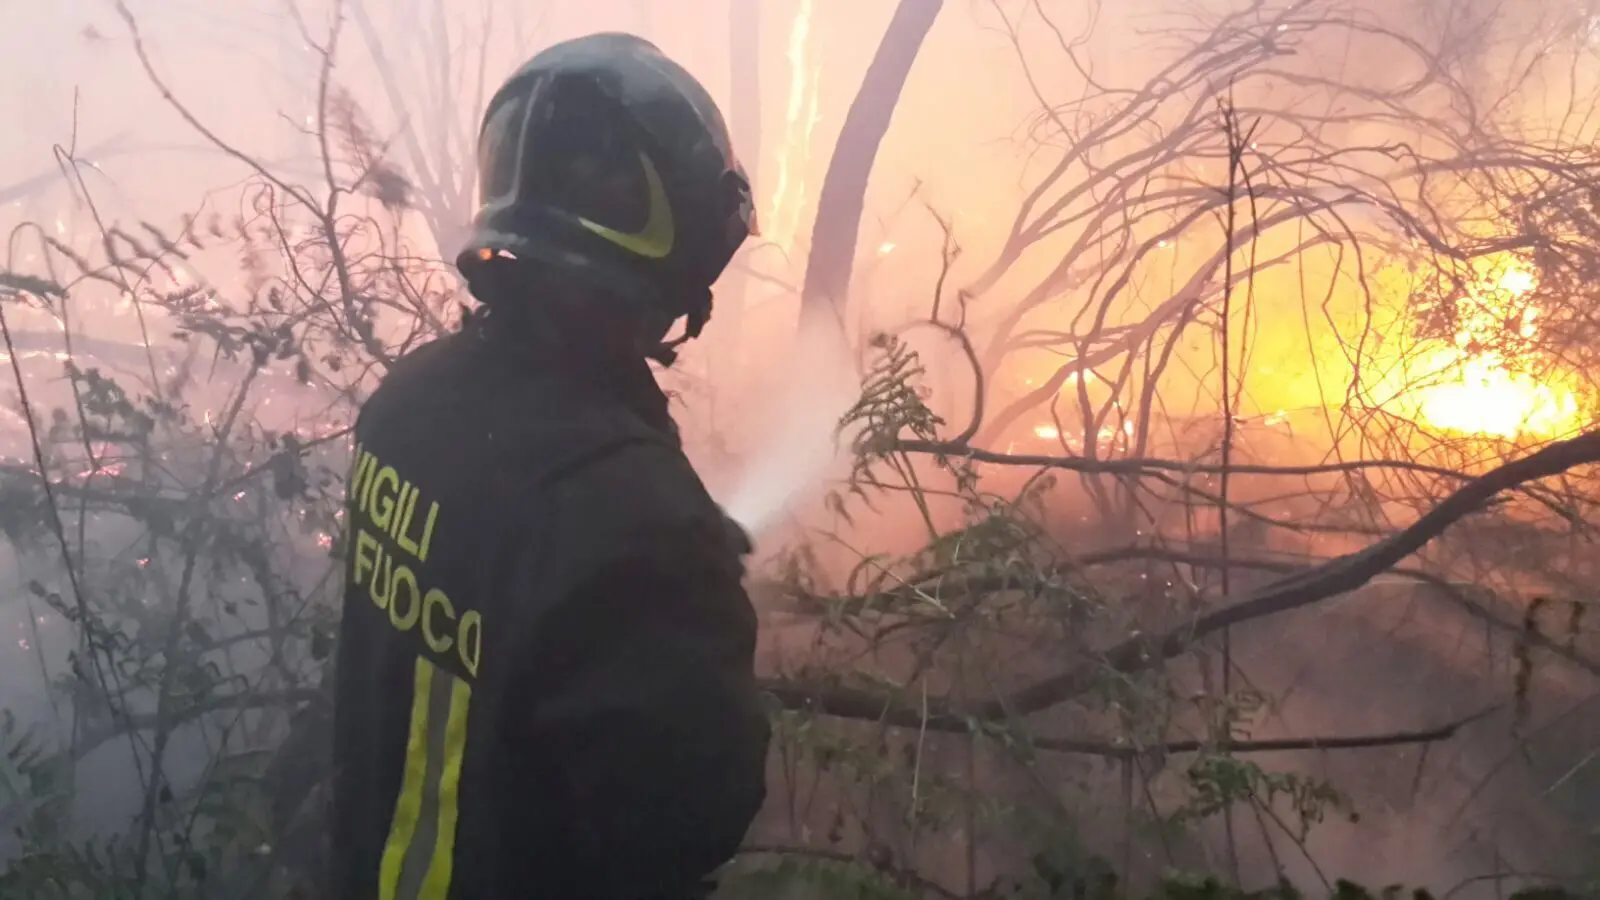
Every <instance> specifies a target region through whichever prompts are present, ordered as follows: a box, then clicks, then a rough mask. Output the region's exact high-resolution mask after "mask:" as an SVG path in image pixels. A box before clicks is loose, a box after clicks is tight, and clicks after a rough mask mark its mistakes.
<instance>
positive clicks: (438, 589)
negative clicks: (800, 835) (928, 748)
mask: <svg viewBox="0 0 1600 900" xmlns="http://www.w3.org/2000/svg"><path fill="white" fill-rule="evenodd" d="M478 164H479V169H480V172H479V189H480V202H481V207H480V209H479V211H478V214H477V216H476V218H475V220H474V229H473V232H472V235H471V238H470V240H469V242H468V243H467V246H466V247H465V249H464V250H463V251H462V252H461V254H460V256H459V258H458V260H457V265H458V267H459V268H460V270H461V272H462V274H463V275H464V277H465V279H466V281H467V284H468V286H469V288H470V290H471V292H472V294H473V295H474V297H475V298H476V299H477V300H478V301H479V304H480V305H479V308H478V309H477V310H476V311H475V312H474V313H473V314H472V315H471V316H469V318H468V321H467V323H466V324H465V325H464V326H463V327H462V329H461V330H460V331H459V332H457V333H454V334H451V335H448V336H445V337H443V338H441V339H439V340H436V341H434V342H433V343H431V344H428V345H426V346H423V347H421V348H420V349H417V350H415V351H414V352H412V353H410V354H408V355H407V356H405V357H404V358H403V359H401V360H400V361H399V362H398V363H396V364H395V365H394V366H393V367H392V368H391V369H390V371H389V372H388V373H387V374H386V376H385V378H384V379H383V382H382V384H381V385H380V386H379V387H378V388H377V390H376V391H375V392H374V393H373V395H372V396H371V398H370V399H369V400H368V401H367V402H366V404H365V405H364V406H363V408H362V410H361V414H360V417H359V419H358V421H357V425H356V432H355V439H356V460H355V463H354V464H353V467H352V470H351V476H350V482H349V484H348V495H349V496H348V501H347V504H346V515H347V516H348V526H349V531H348V534H349V538H348V544H347V547H346V556H347V560H346V566H345V579H346V580H345V594H344V611H343V621H342V629H341V637H340V640H339V646H338V655H337V669H336V687H335V696H336V703H335V720H336V724H335V728H334V732H335V737H334V742H335V751H334V757H335V768H336V776H335V781H334V800H333V806H334V817H333V818H334V829H333V834H332V846H333V865H334V867H335V878H336V881H337V883H338V887H337V890H336V896H338V897H339V898H343V900H418V898H427V900H500V898H522V897H552V898H563V900H566V898H595V900H608V898H629V900H645V898H677V897H691V896H703V895H704V894H705V893H706V892H708V891H709V881H708V877H709V873H711V872H712V871H713V870H714V869H716V868H717V867H718V866H720V865H721V864H722V863H724V862H725V861H727V860H728V859H729V858H730V857H731V856H732V855H733V854H734V853H735V851H736V849H737V847H738V845H739V842H740V840H741V839H742V838H743V836H744V833H745V831H746V829H747V828H748V826H749V824H750V822H751V819H752V818H753V817H754V815H755V814H756V811H757V809H758V808H759V807H760V806H761V804H762V801H763V799H764V796H765V785H764V774H765V772H764V769H765V758H766V750H767V742H768V737H769V730H768V720H767V716H766V714H765V709H764V706H763V703H762V701H761V697H760V694H759V691H758V688H757V682H756V680H755V677H754V673H753V656H754V652H755V636H756V620H755V615H754V612H753V610H752V608H751V605H750V601H749V598H748V596H747V595H746V593H745V591H744V588H743V586H742V577H743V574H744V564H743V558H744V556H745V554H747V553H748V551H749V546H748V544H747V543H746V542H745V541H744V540H743V534H742V533H741V532H738V531H737V528H736V527H731V526H730V525H729V523H728V521H727V520H726V519H725V518H724V516H723V514H722V512H721V510H720V509H719V508H718V507H717V506H716V505H715V503H714V502H713V501H712V500H711V498H710V497H709V496H708V495H707V493H706V490H705V488H704V486H703V485H702V483H701V481H700V479H699V477H698V476H697V475H696V474H695V472H694V470H693V469H692V468H691V467H690V465H689V463H688V461H687V460H686V458H685V457H684V454H683V452H682V449H681V447H680V444H679V440H678V435H677V430H676V428H675V427H674V425H673V422H672V419H671V417H670V416H669V414H668V409H667V398H666V397H665V395H664V394H663V393H662V391H661V390H660V388H658V387H657V385H656V382H655V378H654V375H653V373H652V371H651V368H650V365H649V362H648V361H649V360H650V359H655V360H657V361H660V362H662V363H665V364H670V362H671V360H672V356H673V354H674V352H675V350H674V348H675V346H676V344H677V343H679V342H681V340H683V339H687V338H688V337H693V336H695V335H697V334H698V333H699V332H700V329H701V328H702V327H703V326H704V325H705V324H706V320H707V319H708V318H709V316H710V313H711V285H712V282H714V281H715V280H716V279H717V277H718V275H719V274H720V273H721V272H722V270H723V269H724V268H725V267H726V266H727V264H728V262H729V260H730V259H731V257H732V256H733V253H734V251H735V250H736V249H737V248H738V247H739V245H740V244H741V243H742V242H743V241H744V240H745V238H746V237H748V236H749V234H751V233H752V232H753V231H754V229H755V221H754V213H753V210H752V203H751V194H750V185H749V182H748V180H747V179H746V176H745V174H744V171H743V169H742V168H741V167H740V165H739V163H738V162H737V161H736V160H735V158H734V155H733V152H732V149H731V146H730V140H729V136H728V132H727V128H726V126H725V124H724V122H723V119H722V116H721V114H720V113H719V112H718V110H717V108H716V106H715V104H714V103H713V102H712V100H711V98H710V96H709V95H708V94H707V92H706V91H705V89H704V88H703V87H702V86H701V85H700V84H698V83H697V82H696V81H695V80H694V78H692V77H691V76H690V75H689V74H688V73H687V72H686V71H684V70H683V69H682V68H680V67H679V66H678V65H676V64H675V63H673V62H672V61H670V60H669V59H667V58H666V57H665V56H664V55H662V53H661V52H660V51H659V50H658V49H657V48H656V47H654V46H653V45H651V44H650V43H648V42H646V41H644V40H641V39H639V38H635V37H632V36H627V35H620V34H599V35H591V36H588V37H583V38H578V39H575V40H571V41H568V42H565V43H561V44H557V45H555V46H553V47H551V48H550V49H548V50H545V51H544V52H542V53H540V54H538V55H537V56H535V57H534V58H533V59H532V60H530V61H529V62H528V63H527V64H526V65H524V66H523V67H522V68H521V69H520V70H518V71H517V72H516V73H515V74H514V75H513V76H512V77H511V78H510V79H509V80H508V81H507V82H506V83H505V84H504V85H503V86H502V87H501V88H500V89H499V90H498V92H497V93H496V94H495V95H494V96H493V98H492V99H491V100H490V102H489V105H488V108H487V110H486V111H485V114H484V117H483V125H482V128H481V131H480V134H479V160H478ZM679 320H683V321H684V322H685V329H684V333H683V336H682V337H681V338H680V339H679V340H677V341H668V340H667V336H668V335H669V333H670V331H671V329H672V328H673V327H674V326H675V325H676V323H677V322H678V321H679Z"/></svg>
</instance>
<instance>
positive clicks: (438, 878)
mask: <svg viewBox="0 0 1600 900" xmlns="http://www.w3.org/2000/svg"><path fill="white" fill-rule="evenodd" d="M445 677H447V678H449V679H450V681H451V685H450V717H449V719H448V720H447V721H446V723H445V731H444V769H443V771H441V772H440V773H439V830H438V837H437V839H435V841H434V844H433V857H432V858H431V859H430V860H428V874H427V875H426V876H424V878H423V880H422V900H445V895H446V894H448V893H449V892H450V877H451V874H452V872H453V869H454V866H455V855H456V854H455V851H456V809H457V807H456V802H457V800H458V797H459V792H458V790H457V789H458V787H459V786H460V784H461V757H462V755H463V754H464V753H465V751H466V748H467V706H468V704H470V703H471V702H472V685H470V684H468V683H467V682H465V681H463V680H462V679H460V678H457V677H455V676H454V675H447V676H445Z"/></svg>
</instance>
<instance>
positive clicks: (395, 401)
mask: <svg viewBox="0 0 1600 900" xmlns="http://www.w3.org/2000/svg"><path fill="white" fill-rule="evenodd" d="M668 440H669V438H667V437H666V436H664V435H661V434H660V433H659V432H657V431H655V430H654V429H652V428H650V427H648V426H646V425H645V424H644V422H643V421H642V420H641V419H639V418H638V417H637V416H634V415H632V414H630V412H629V411H628V410H627V409H626V407H625V406H624V405H621V404H618V403H615V402H612V401H609V400H607V399H605V398H603V397H597V396H594V395H582V394H581V392H575V391H574V390H573V388H572V386H571V385H568V384H564V383H562V382H560V381H557V380H554V379H553V378H552V377H550V376H549V375H548V374H547V373H543V372H541V371H539V370H538V369H537V367H530V366H526V365H521V364H519V363H518V361H516V360H513V359H508V358H507V357H506V355H505V354H503V353H497V352H493V348H492V347H491V346H490V345H488V344H486V343H485V342H484V341H482V340H481V339H480V338H478V337H475V336H474V334H473V333H472V332H471V331H470V330H469V331H468V332H466V333H462V334H456V335H452V336H450V337H447V338H443V339H441V340H439V341H436V342H434V343H433V344H431V345H428V346H426V347H424V348H422V349H420V350H418V351H416V352H415V353H413V354H411V355H410V356H408V357H407V358H405V359H403V360H401V361H400V363H398V364H397V365H396V366H395V367H394V369H393V370H392V371H391V372H390V373H389V375H388V376H387V377H386V378H385V380H384V382H383V384H382V385H381V386H380V387H379V388H378V390H377V391H375V392H374V394H373V396H372V397H371V398H370V400H369V401H368V402H367V404H366V405H365V407H364V408H363V410H362V413H361V416H360V419H359V421H358V424H357V427H356V458H355V464H354V466H353V469H352V475H351V479H350V482H349V486H348V501H347V503H346V508H345V514H346V516H348V528H347V535H348V537H347V543H346V546H345V598H344V613H343V624H342V628H341V636H340V641H339V652H338V668H337V671H338V674H337V680H338V683H337V686H336V691H337V694H336V704H337V710H338V713H337V717H336V720H337V724H336V728H335V731H336V734H335V766H336V769H337V774H336V777H337V779H338V781H337V787H336V798H337V799H336V802H335V805H336V809H335V816H334V818H335V824H334V834H333V844H334V849H335V861H334V865H335V869H336V878H337V879H338V881H339V883H340V885H339V891H340V896H341V897H342V898H347V900H356V898H361V900H374V898H376V900H421V898H430V900H445V898H451V900H487V897H486V895H485V894H483V893H481V892H479V891H477V890H475V889H474V888H473V887H472V886H473V884H474V883H498V882H503V880H504V877H505V875H504V873H506V872H509V871H516V870H527V869H532V870H536V869H537V865H536V864H535V863H534V862H533V861H531V860H529V859H527V858H526V856H527V854H528V852H529V848H528V847H526V846H524V845H522V844H520V843H519V840H518V832H519V827H520V823H519V821H518V810H519V808H523V805H524V804H527V803H532V802H536V799H537V798H535V797H530V796H528V791H527V790H526V788H524V787H518V785H520V784H523V783H524V780H523V779H520V778H519V777H518V775H517V773H516V771H515V768H516V766H517V764H518V760H517V759H515V758H514V756H515V754H516V753H517V752H518V748H516V747H515V746H510V745H509V744H508V742H507V738H506V734H507V731H506V728H505V723H506V716H507V715H513V716H514V715H515V714H516V708H517V705H518V704H519V703H521V702H523V701H524V700H526V698H524V697H521V696H519V693H518V692H519V690H520V686H519V685H517V684H515V683H514V681H515V679H516V677H517V676H516V675H515V674H514V673H515V672H516V671H517V670H518V669H519V668H520V666H519V665H518V664H517V662H516V661H515V659H514V657H515V656H516V654H517V647H518V645H519V644H520V643H521V641H520V639H518V638H516V637H515V636H516V635H518V634H520V633H521V632H522V631H523V630H524V629H525V628H526V623H527V621H528V620H530V619H531V618H532V617H533V614H534V612H535V610H534V607H536V606H537V605H538V603H539V602H540V599H539V598H538V597H537V596H533V597H530V596H528V594H529V592H530V591H529V585H528V584H527V577H526V574H525V573H524V572H522V571H521V569H520V568H519V567H525V565H526V560H527V559H528V557H529V555H530V553H535V554H536V551H537V545H538V543H539V542H540V540H541V539H542V538H541V535H543V534H547V533H548V530H549V528H550V527H551V525H550V523H549V522H548V521H545V520H544V517H542V516H541V515H540V510H539V509H538V506H539V504H540V502H541V501H540V498H541V496H543V493H542V491H541V485H543V484H544V483H546V482H549V481H552V480H560V479H562V478H564V477H570V475H569V474H568V473H571V472H574V471H578V470H581V469H583V468H584V465H585V460H586V459H588V458H593V457H594V456H596V455H598V454H604V453H605V452H607V448H609V447H615V446H617V445H625V444H629V443H634V444H637V443H638V442H641V441H642V442H647V443H648V442H662V443H665V442H667V441H668ZM674 449H675V445H674ZM664 452H666V451H665V450H664ZM645 458H646V459H649V458H652V457H651V456H650V455H646V457H645ZM684 471H687V470H684ZM679 474H680V473H678V472H663V474H662V477H665V478H672V477H677V476H678V475H679ZM626 512H627V511H626V510H622V511H618V513H616V514H623V515H625V514H626ZM512 585H515V588H513V587H512ZM532 593H534V594H537V593H538V591H537V589H534V590H533V591H532ZM508 855H515V856H517V857H518V858H515V859H508V858H507V857H508ZM530 887H531V886H530Z"/></svg>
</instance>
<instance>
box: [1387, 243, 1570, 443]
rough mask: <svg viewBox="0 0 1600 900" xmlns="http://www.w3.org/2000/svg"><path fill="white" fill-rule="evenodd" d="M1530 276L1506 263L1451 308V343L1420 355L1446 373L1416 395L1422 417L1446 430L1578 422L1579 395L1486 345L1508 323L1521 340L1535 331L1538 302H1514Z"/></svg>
mask: <svg viewBox="0 0 1600 900" xmlns="http://www.w3.org/2000/svg"><path fill="white" fill-rule="evenodd" d="M1537 284H1538V282H1537V280H1536V279H1535V277H1534V276H1533V274H1532V273H1530V272H1528V271H1526V270H1523V269H1517V268H1511V269H1508V270H1506V271H1505V272H1503V273H1502V274H1501V275H1500V277H1499V278H1498V279H1495V281H1494V288H1493V289H1492V290H1488V291H1485V292H1484V296H1480V297H1474V298H1472V300H1471V302H1470V303H1462V304H1461V305H1460V306H1459V307H1458V308H1457V311H1456V312H1457V316H1458V324H1457V329H1456V334H1455V341H1454V345H1453V346H1450V347H1444V348H1441V349H1439V350H1437V351H1434V352H1433V353H1431V354H1429V356H1428V359H1427V360H1426V365H1427V367H1428V369H1429V370H1431V371H1434V372H1440V373H1451V375H1452V376H1453V377H1451V378H1450V379H1449V380H1447V381H1445V382H1443V383H1440V384H1434V385H1430V386H1428V387H1426V388H1423V389H1421V390H1420V391H1418V392H1417V393H1416V395H1415V400H1416V404H1417V412H1418V414H1419V415H1420V417H1421V418H1422V419H1423V420H1424V421H1426V422H1427V423H1428V424H1430V425H1432V426H1434V427H1436V428H1441V429H1444V430H1447V431H1455V432H1460V433H1464V434H1481V435H1489V436H1495V437H1515V436H1517V435H1520V434H1532V435H1538V436H1542V437H1553V436H1555V435H1559V434H1564V433H1567V432H1570V431H1573V430H1575V429H1577V428H1579V427H1581V425H1582V417H1581V415H1580V410H1579V405H1578V398H1577V396H1576V395H1575V394H1574V393H1573V392H1572V391H1571V390H1567V389H1565V388H1563V387H1560V386H1556V385H1551V384H1549V383H1547V382H1543V381H1540V380H1536V379H1535V378H1534V377H1533V376H1531V375H1528V374H1526V373H1523V372H1519V371H1516V369H1515V366H1513V365H1508V362H1510V361H1508V360H1506V359H1505V358H1504V356H1503V354H1502V352H1501V351H1499V350H1496V349H1493V347H1494V344H1495V341H1494V338H1495V337H1496V335H1498V334H1503V333H1504V331H1505V330H1506V329H1507V327H1508V325H1510V326H1513V327H1514V328H1515V330H1516V335H1515V337H1516V338H1517V339H1520V340H1521V341H1524V342H1526V341H1531V340H1533V339H1534V338H1536V337H1537V336H1538V326H1537V324H1536V319H1537V317H1538V310H1537V309H1536V308H1534V307H1533V306H1532V305H1528V304H1518V302H1517V301H1519V300H1521V299H1522V298H1523V297H1525V296H1526V295H1527V294H1528V293H1529V292H1531V291H1532V290H1533V289H1534V288H1535V287H1536V286H1537ZM1519 305H1520V306H1521V308H1520V309H1518V308H1517V307H1518V306H1519ZM1496 307H1498V308H1496Z"/></svg>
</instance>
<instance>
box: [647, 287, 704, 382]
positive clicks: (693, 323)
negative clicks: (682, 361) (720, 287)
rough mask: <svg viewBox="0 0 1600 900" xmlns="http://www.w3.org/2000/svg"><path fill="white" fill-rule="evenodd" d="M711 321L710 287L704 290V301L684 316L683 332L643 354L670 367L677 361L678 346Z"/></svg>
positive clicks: (694, 336) (693, 337)
mask: <svg viewBox="0 0 1600 900" xmlns="http://www.w3.org/2000/svg"><path fill="white" fill-rule="evenodd" d="M709 321H711V289H710V288H707V289H706V292H705V302H703V303H699V304H696V305H695V308H694V309H693V310H692V311H691V312H690V313H689V314H688V315H687V316H686V317H685V320H684V327H683V334H682V335H680V336H679V337H676V338H674V339H672V340H670V341H662V342H661V343H659V344H657V345H656V347H655V349H654V350H651V351H650V352H649V353H647V354H645V356H646V357H648V358H649V359H653V360H655V361H656V362H658V363H660V364H661V365H662V366H663V367H665V368H671V367H672V364H673V363H675V362H677V361H678V348H679V347H681V346H683V345H684V344H686V343H688V342H689V341H691V340H694V339H695V338H697V337H699V336H700V332H702V331H704V330H705V327H706V323H707V322H709Z"/></svg>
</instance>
